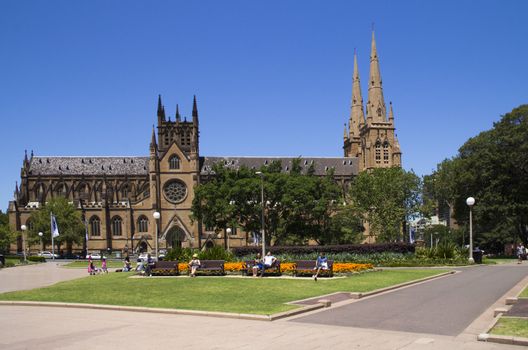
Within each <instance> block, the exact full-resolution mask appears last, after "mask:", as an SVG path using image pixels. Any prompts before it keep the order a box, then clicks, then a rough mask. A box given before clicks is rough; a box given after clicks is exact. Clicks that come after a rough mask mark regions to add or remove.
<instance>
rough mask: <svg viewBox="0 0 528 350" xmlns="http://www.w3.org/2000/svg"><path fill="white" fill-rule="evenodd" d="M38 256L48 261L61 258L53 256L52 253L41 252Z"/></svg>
mask: <svg viewBox="0 0 528 350" xmlns="http://www.w3.org/2000/svg"><path fill="white" fill-rule="evenodd" d="M38 256H43V257H45V258H46V259H52V258H53V257H55V259H57V258H58V257H59V254H52V253H51V252H40V253H38Z"/></svg>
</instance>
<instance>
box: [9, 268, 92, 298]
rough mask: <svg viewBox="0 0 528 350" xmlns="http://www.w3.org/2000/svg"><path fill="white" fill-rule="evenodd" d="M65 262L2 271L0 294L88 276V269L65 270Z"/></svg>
mask: <svg viewBox="0 0 528 350" xmlns="http://www.w3.org/2000/svg"><path fill="white" fill-rule="evenodd" d="M64 264H65V262H53V261H48V262H46V263H42V264H32V265H23V266H17V267H8V268H4V269H0V293H5V292H13V291H17V290H28V289H33V288H40V287H46V286H51V285H52V284H55V283H57V282H61V281H67V280H71V279H75V278H80V277H85V276H87V275H88V273H87V272H86V269H69V268H64V267H62V265H64Z"/></svg>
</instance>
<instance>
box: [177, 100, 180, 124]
mask: <svg viewBox="0 0 528 350" xmlns="http://www.w3.org/2000/svg"><path fill="white" fill-rule="evenodd" d="M180 120H181V116H180V106H178V104H176V122H179V121H180Z"/></svg>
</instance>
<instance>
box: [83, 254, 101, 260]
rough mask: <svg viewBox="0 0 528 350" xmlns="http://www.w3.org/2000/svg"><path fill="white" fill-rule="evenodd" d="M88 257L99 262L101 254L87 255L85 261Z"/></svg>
mask: <svg viewBox="0 0 528 350" xmlns="http://www.w3.org/2000/svg"><path fill="white" fill-rule="evenodd" d="M90 257H92V260H101V254H99V253H88V254H87V255H86V259H89V258H90Z"/></svg>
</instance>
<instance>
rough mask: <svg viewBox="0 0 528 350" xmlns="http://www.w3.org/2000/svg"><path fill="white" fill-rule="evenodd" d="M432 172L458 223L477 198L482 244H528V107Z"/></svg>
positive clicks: (476, 214) (478, 234)
mask: <svg viewBox="0 0 528 350" xmlns="http://www.w3.org/2000/svg"><path fill="white" fill-rule="evenodd" d="M431 176H432V177H433V179H434V183H435V186H434V188H435V191H434V196H435V198H436V199H438V200H445V199H446V198H449V200H450V203H449V204H450V205H451V206H452V208H453V209H454V216H455V218H456V220H457V222H458V223H459V224H465V223H467V220H468V216H469V213H468V207H467V205H466V203H465V201H466V198H467V197H469V196H472V197H475V199H476V204H475V206H474V207H473V214H474V224H475V230H474V232H475V242H476V243H477V244H479V245H480V246H481V247H483V248H484V249H486V250H488V251H502V250H503V246H504V243H507V242H515V241H517V240H523V241H524V242H525V243H526V241H527V239H528V237H527V234H528V232H527V230H528V105H522V106H520V107H518V108H515V109H513V110H512V111H511V112H510V113H507V114H506V115H504V116H502V117H501V120H500V121H498V122H496V123H494V125H493V128H492V129H491V130H487V131H484V132H481V133H480V134H479V135H477V136H475V137H472V138H470V139H469V140H468V141H467V142H465V143H464V145H462V147H460V149H459V152H458V154H457V156H456V157H454V158H452V159H450V160H446V161H444V162H443V163H441V164H440V165H439V167H438V169H437V171H436V172H435V173H433V174H432V175H431ZM444 179H445V180H444Z"/></svg>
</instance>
